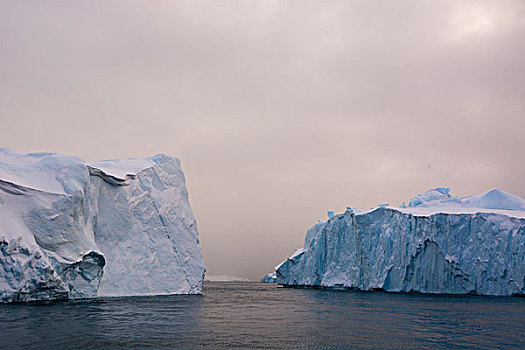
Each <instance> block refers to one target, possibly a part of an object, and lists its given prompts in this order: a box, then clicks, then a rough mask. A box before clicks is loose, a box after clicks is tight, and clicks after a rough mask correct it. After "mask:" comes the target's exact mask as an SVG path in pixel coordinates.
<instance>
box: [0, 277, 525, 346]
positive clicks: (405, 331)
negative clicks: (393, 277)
mask: <svg viewBox="0 0 525 350" xmlns="http://www.w3.org/2000/svg"><path fill="white" fill-rule="evenodd" d="M0 326H1V332H0V348H1V349H51V348H54V349H166V348H176V349H179V348H183V349H184V348H187V349H202V348H209V349H217V348H269V349H282V348H296V349H298V348H300V349H346V348H363V349H367V348H370V349H377V348H389V349H391V348H417V349H421V348H432V349H440V348H441V349H450V348H487V349H489V348H495V347H500V348H516V349H521V348H524V347H525V299H523V298H492V297H474V296H448V297H446V296H429V295H418V294H411V295H407V294H386V293H380V292H373V293H363V292H334V291H321V290H310V289H287V288H279V287H277V286H275V285H271V284H261V283H227V282H207V283H206V284H205V289H204V294H203V295H202V296H162V297H134V298H105V299H97V300H86V301H74V302H54V303H48V304H30V305H0Z"/></svg>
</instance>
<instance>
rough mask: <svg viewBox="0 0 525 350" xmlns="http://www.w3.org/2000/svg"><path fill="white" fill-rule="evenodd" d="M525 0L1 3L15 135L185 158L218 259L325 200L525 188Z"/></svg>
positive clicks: (292, 232) (5, 129)
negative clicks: (440, 188)
mask: <svg viewBox="0 0 525 350" xmlns="http://www.w3.org/2000/svg"><path fill="white" fill-rule="evenodd" d="M523 18H525V4H524V3H523V2H522V1H461V2H457V1H439V2H436V1H408V0H407V1H395V2H394V1H379V0H377V1H328V2H322V3H321V2H317V1H156V2H145V1H110V2H105V3H104V4H102V3H96V2H80V1H48V2H34V1H17V2H8V1H4V2H0V52H1V54H0V140H1V141H2V142H1V143H2V146H4V147H11V148H17V149H21V150H27V151H32V150H54V151H60V152H63V153H70V154H76V155H79V156H81V157H83V158H85V159H87V160H96V159H104V158H116V157H130V156H146V155H150V154H155V153H159V152H164V153H169V154H173V155H177V156H179V157H180V158H181V160H182V164H183V166H184V168H185V171H186V173H187V178H188V185H189V189H190V196H191V202H192V205H193V207H194V209H195V213H196V216H197V220H198V223H199V228H200V231H201V242H202V247H203V251H204V256H205V259H206V263H207V265H208V272H209V273H210V274H211V275H219V274H230V275H239V276H244V277H249V278H252V279H256V278H258V277H260V275H262V274H263V273H264V272H269V270H270V269H271V267H272V266H273V265H274V264H276V263H278V262H279V260H280V259H282V258H284V257H285V256H286V255H287V254H289V253H290V252H291V251H293V248H295V247H298V246H300V245H301V244H302V239H303V236H304V230H305V229H306V228H307V227H308V226H310V225H311V224H313V223H314V222H315V221H316V220H317V218H319V217H323V216H324V215H325V213H326V211H327V210H330V209H335V210H343V209H344V207H345V206H346V205H352V206H357V207H363V208H366V207H369V206H372V205H375V204H378V203H383V202H390V203H392V204H398V203H400V202H402V201H404V200H408V199H409V198H410V197H411V196H413V195H415V194H417V193H419V192H421V191H424V190H426V189H428V188H430V187H433V186H437V185H448V186H451V187H452V188H453V190H454V193H455V194H456V195H469V194H477V193H481V192H483V191H486V190H488V189H490V188H493V187H499V188H502V189H504V190H507V191H510V192H513V193H516V194H518V195H520V196H522V197H524V196H525V187H524V185H523V179H524V178H525V165H524V164H523V162H522V158H523V156H522V153H523V152H522V150H523V149H524V146H525V138H524V137H523V130H525V117H524V115H525V102H524V100H523V96H525V74H524V73H523V72H525V61H524V60H523V57H525V45H523V38H524V35H525V21H524V20H523Z"/></svg>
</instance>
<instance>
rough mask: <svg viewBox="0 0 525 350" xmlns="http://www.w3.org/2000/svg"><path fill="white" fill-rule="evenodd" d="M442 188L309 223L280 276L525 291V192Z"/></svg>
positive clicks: (314, 282) (428, 289)
mask: <svg viewBox="0 0 525 350" xmlns="http://www.w3.org/2000/svg"><path fill="white" fill-rule="evenodd" d="M449 192H450V189H448V188H437V189H433V190H430V191H427V192H425V193H423V194H421V195H418V196H416V197H414V198H413V199H412V200H410V202H409V205H408V207H407V206H405V207H401V208H394V207H387V206H380V207H378V208H376V209H373V210H368V211H358V210H354V211H353V210H351V209H347V210H346V211H345V212H344V213H342V214H338V215H334V216H333V217H331V218H329V219H328V220H327V221H323V222H318V223H317V224H316V225H314V226H312V227H311V228H310V229H308V231H307V233H306V237H305V243H304V247H303V248H302V249H299V250H296V252H295V253H294V254H293V255H292V256H291V257H289V258H288V259H286V260H285V261H284V262H282V263H281V264H280V265H279V266H277V267H276V271H275V273H276V277H277V283H278V284H281V285H285V286H313V287H316V286H318V287H329V288H351V289H359V290H375V289H379V290H384V291H390V292H422V293H443V294H480V295H523V294H525V287H524V286H525V200H524V199H522V198H520V197H518V196H515V195H512V194H510V193H506V192H504V191H501V190H491V191H488V192H487V193H485V194H483V195H480V196H472V197H463V198H458V197H453V196H451V195H450V193H449Z"/></svg>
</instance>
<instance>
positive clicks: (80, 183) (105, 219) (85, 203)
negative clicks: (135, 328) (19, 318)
mask: <svg viewBox="0 0 525 350" xmlns="http://www.w3.org/2000/svg"><path fill="white" fill-rule="evenodd" d="M204 270H205V268H204V263H203V261H202V255H201V251H200V247H199V240H198V232H197V226H196V222H195V218H194V217H193V213H192V210H191V207H190V205H189V201H188V193H187V189H186V185H185V178H184V174H183V173H182V169H181V167H180V163H179V161H178V159H176V158H173V157H169V156H165V155H157V156H154V157H150V158H146V159H124V160H113V161H103V162H96V163H90V165H87V164H86V163H84V161H82V160H81V159H80V158H77V157H72V156H64V155H60V154H58V153H30V154H24V153H20V152H17V151H13V150H7V149H0V301H3V302H9V301H29V300H49V299H67V298H86V297H95V296H99V295H108V296H116V295H149V294H175V293H181V294H182V293H200V292H201V290H202V280H203V275H204Z"/></svg>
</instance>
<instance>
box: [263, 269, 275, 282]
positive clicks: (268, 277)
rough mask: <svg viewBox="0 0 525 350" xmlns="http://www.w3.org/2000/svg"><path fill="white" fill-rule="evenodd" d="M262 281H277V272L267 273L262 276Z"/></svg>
mask: <svg viewBox="0 0 525 350" xmlns="http://www.w3.org/2000/svg"><path fill="white" fill-rule="evenodd" d="M261 282H262V283H277V275H276V272H275V271H274V272H272V273H267V274H266V275H264V276H263V278H261Z"/></svg>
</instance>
